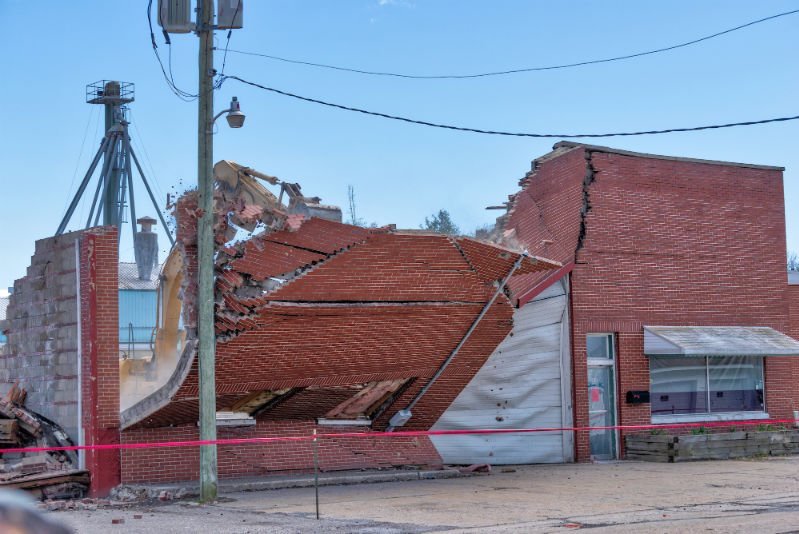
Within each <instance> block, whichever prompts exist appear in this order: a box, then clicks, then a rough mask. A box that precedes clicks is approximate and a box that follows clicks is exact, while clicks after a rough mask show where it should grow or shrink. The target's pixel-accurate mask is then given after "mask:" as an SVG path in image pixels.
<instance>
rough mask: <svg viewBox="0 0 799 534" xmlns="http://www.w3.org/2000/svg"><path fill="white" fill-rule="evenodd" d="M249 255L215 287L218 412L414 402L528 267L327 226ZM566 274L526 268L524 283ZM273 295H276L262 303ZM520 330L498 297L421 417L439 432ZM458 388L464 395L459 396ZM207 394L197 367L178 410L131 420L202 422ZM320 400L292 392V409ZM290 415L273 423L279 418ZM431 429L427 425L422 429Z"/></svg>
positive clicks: (414, 238) (427, 240) (432, 241)
mask: <svg viewBox="0 0 799 534" xmlns="http://www.w3.org/2000/svg"><path fill="white" fill-rule="evenodd" d="M242 248H243V251H242V252H241V253H240V256H237V257H236V258H235V259H233V260H232V261H231V262H230V263H229V264H228V265H229V266H230V269H229V270H225V271H222V272H220V273H219V276H218V282H217V283H218V286H217V296H218V301H219V302H218V310H217V333H218V335H220V336H222V337H220V338H219V339H220V340H219V341H218V343H217V369H216V379H217V392H218V395H219V397H218V399H217V405H218V408H219V409H220V410H222V409H225V408H227V407H229V406H231V405H233V404H235V403H236V402H237V400H240V399H242V398H245V397H246V396H248V395H252V394H254V393H256V392H258V391H265V390H271V391H274V390H284V389H286V388H308V387H312V388H316V389H318V388H331V387H332V388H338V389H336V391H337V392H338V393H339V394H340V393H341V392H342V391H348V392H349V396H350V397H352V396H354V395H356V394H357V393H358V392H359V391H361V390H360V389H358V388H350V389H347V386H352V385H361V386H359V387H363V385H364V384H367V383H372V382H379V381H388V380H402V381H405V380H414V382H413V383H412V384H411V385H410V386H409V387H407V388H405V389H404V390H403V392H402V395H406V394H408V395H410V394H413V393H414V391H417V390H418V388H420V387H421V386H422V385H423V384H424V382H426V380H427V379H429V377H431V376H432V375H433V374H434V373H435V372H436V370H437V369H438V367H439V366H440V365H441V363H442V362H443V361H444V359H445V358H446V357H447V356H448V355H449V353H450V352H451V351H452V349H453V348H454V347H455V346H456V345H457V343H458V342H459V341H460V340H461V338H462V337H463V335H464V334H465V332H466V331H467V330H468V328H469V326H470V325H471V324H472V323H473V321H474V320H475V318H476V317H477V315H478V314H479V313H480V311H481V310H482V308H483V307H484V306H485V303H486V302H487V301H488V300H489V299H490V298H491V295H492V294H493V292H494V291H495V289H496V283H497V281H498V280H500V279H502V278H504V277H505V276H506V275H507V274H508V272H509V271H510V269H511V267H512V266H513V264H514V262H516V260H517V259H518V258H519V253H517V252H513V251H510V250H507V249H503V248H500V247H496V246H493V245H488V244H486V243H482V242H479V241H475V240H472V239H468V238H453V237H448V236H442V235H431V234H416V233H409V234H405V233H400V232H393V231H391V230H389V229H364V228H360V227H356V226H351V225H346V224H341V223H335V222H331V221H324V220H321V219H310V220H306V221H304V222H302V221H301V224H300V225H299V227H298V228H297V229H296V230H291V229H288V230H282V231H279V232H274V233H271V234H261V235H259V236H256V237H254V238H252V239H250V240H249V241H248V242H247V243H246V244H245V245H244V246H243V247H242ZM558 266H559V265H558V264H556V263H554V262H550V261H547V260H542V259H539V258H528V259H526V260H524V261H523V262H522V265H521V267H520V268H519V269H518V271H517V272H518V273H520V274H525V273H534V272H537V271H544V270H550V269H553V268H557V267H558ZM277 278H279V279H282V280H283V283H282V284H278V285H277V286H276V287H275V286H263V285H258V284H260V283H262V282H264V281H265V280H267V279H271V280H269V281H270V282H271V281H274V280H275V279H277ZM264 287H271V290H268V291H265V292H264V290H263V288H264ZM254 288H257V289H258V291H257V292H256V291H254ZM256 293H259V294H256ZM511 325H512V306H511V304H510V302H509V300H508V299H507V297H505V295H500V298H499V299H498V300H497V301H496V302H495V304H494V305H493V306H492V307H491V309H490V310H489V311H488V313H487V314H486V316H485V317H484V319H483V320H482V322H481V323H480V325H479V326H478V328H477V329H476V331H475V333H474V334H473V336H472V338H470V340H469V341H468V342H467V343H466V345H465V346H464V347H463V348H462V349H461V352H460V353H459V355H458V358H456V359H455V360H454V361H453V363H452V365H451V366H450V367H449V368H448V369H447V371H446V372H445V374H444V375H443V376H442V379H441V381H440V385H439V384H437V385H436V386H434V387H433V388H431V389H430V391H429V393H428V394H427V395H426V397H425V399H423V401H422V402H421V403H420V404H419V405H418V406H419V407H418V408H417V411H423V410H425V409H427V410H429V411H435V413H432V414H431V416H430V419H431V420H432V421H434V420H435V418H436V417H437V414H438V413H440V411H443V410H444V409H445V408H446V406H447V405H448V404H449V402H450V401H451V400H452V398H454V396H455V395H457V393H458V392H459V391H460V387H463V386H465V385H466V383H468V380H469V379H470V378H471V377H472V376H473V375H474V373H475V372H477V370H478V369H479V367H480V366H481V365H482V364H483V363H484V361H485V359H486V358H487V357H488V356H489V355H490V354H491V352H492V351H493V349H494V348H495V347H496V345H497V344H498V343H499V342H500V341H501V340H502V339H503V338H504V337H505V336H506V335H507V333H508V332H509V330H510V328H511ZM453 383H454V384H459V386H460V387H458V388H455V389H453V387H452V385H453ZM341 388H344V389H343V390H341ZM197 391H198V374H197V362H196V361H193V362H192V364H191V368H190V370H189V372H188V374H187V376H186V378H185V380H183V382H182V384H181V385H180V387H179V388H178V389H177V392H176V393H175V394H174V395H173V396H172V401H171V402H170V403H169V404H168V405H166V406H163V407H162V408H160V409H158V410H156V411H155V412H154V413H152V414H149V415H145V414H141V415H140V416H138V417H133V418H131V417H128V418H126V420H127V421H129V422H128V425H130V424H133V423H136V422H137V421H138V422H139V424H140V425H144V426H160V425H164V424H180V423H190V422H195V421H196V418H197ZM311 391H315V389H312V390H307V389H306V390H302V392H299V393H297V392H292V394H291V398H290V399H287V400H286V401H285V402H286V403H289V404H288V405H287V406H290V405H293V404H296V403H298V402H300V400H302V399H304V398H305V397H306V396H308V395H311ZM317 394H318V393H314V395H317ZM402 395H400V399H402V398H403V397H402ZM295 397H296V398H295ZM292 399H293V400H292ZM345 400H346V399H345ZM338 404H340V402H338V403H336V405H334V406H329V405H325V407H324V410H323V409H322V408H323V407H322V406H321V405H320V407H319V409H317V410H316V411H314V413H313V414H307V417H310V418H313V417H320V418H321V417H325V415H326V414H327V413H328V412H331V411H333V410H334V408H335V407H336V406H338ZM280 405H282V403H281V404H279V405H277V406H275V408H274V409H273V410H271V411H267V412H266V413H265V414H264V416H265V417H272V415H270V414H276V413H278V412H277V410H279V407H278V406H280ZM283 409H284V410H285V409H287V408H286V407H284V408H283ZM317 412H318V413H317ZM334 413H335V412H334ZM420 413H421V412H420ZM425 420H426V418H425V417H419V419H418V420H417V421H418V423H417V424H424V421H425Z"/></svg>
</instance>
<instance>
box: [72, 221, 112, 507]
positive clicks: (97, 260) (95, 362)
mask: <svg viewBox="0 0 799 534" xmlns="http://www.w3.org/2000/svg"><path fill="white" fill-rule="evenodd" d="M79 239H80V245H79V246H80V250H79V257H80V265H79V268H80V339H81V343H80V344H81V354H82V358H81V362H82V363H81V373H82V384H81V388H82V397H83V401H82V402H83V410H82V412H83V413H82V414H81V418H82V425H81V426H82V428H83V442H84V443H85V444H86V445H110V444H118V443H119V283H118V277H119V253H118V233H117V229H116V228H115V227H108V226H105V227H98V228H92V229H89V230H87V231H85V232H83V233H82V234H81V236H80V238H79ZM84 454H85V465H86V469H87V470H88V471H89V473H90V474H91V484H90V489H89V492H90V495H92V496H95V497H98V496H105V495H107V494H108V493H109V492H110V490H111V489H112V488H113V487H115V486H117V485H118V484H119V483H120V474H121V471H120V469H121V465H120V453H119V450H118V449H110V450H87V451H85V452H84Z"/></svg>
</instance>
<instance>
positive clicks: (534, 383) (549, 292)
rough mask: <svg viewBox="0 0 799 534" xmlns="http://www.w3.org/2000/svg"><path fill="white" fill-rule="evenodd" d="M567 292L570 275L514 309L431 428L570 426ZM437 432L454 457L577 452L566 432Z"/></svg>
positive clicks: (445, 452) (566, 457) (567, 457)
mask: <svg viewBox="0 0 799 534" xmlns="http://www.w3.org/2000/svg"><path fill="white" fill-rule="evenodd" d="M567 299H568V297H567V291H566V281H565V280H561V281H558V282H557V283H555V284H553V285H552V286H550V287H549V288H548V289H546V290H545V291H544V292H542V293H541V294H540V295H538V296H537V297H536V298H535V299H534V300H532V301H530V302H529V303H527V304H526V305H525V306H523V307H522V308H521V309H518V310H516V312H515V313H514V316H513V321H514V326H513V330H512V331H511V333H510V334H509V335H508V337H506V338H505V340H504V341H503V342H502V343H500V345H499V346H498V347H497V349H496V350H495V351H494V353H493V354H492V355H491V356H490V357H489V358H488V360H487V361H486V363H485V365H484V366H483V367H482V368H481V369H480V371H478V372H477V374H476V375H475V377H474V378H473V379H472V381H471V382H470V383H469V384H468V385H467V386H466V388H465V389H464V390H463V391H462V392H461V393H460V395H458V397H457V398H456V399H455V400H454V401H453V403H452V405H451V406H450V407H449V408H448V409H447V411H446V412H444V414H443V415H442V416H441V418H440V419H439V420H438V421H437V422H436V424H435V425H434V426H433V430H445V429H446V430H455V429H478V428H552V427H555V428H560V427H564V426H571V421H572V417H571V401H570V399H571V386H570V383H569V378H570V369H571V365H570V351H569V344H568V341H569V327H568V306H567V302H568V300H567ZM564 369H565V372H564ZM562 378H563V379H562ZM564 399H565V402H564ZM432 440H433V443H434V444H435V446H436V448H437V449H438V452H439V454H440V455H441V457H442V459H443V460H444V462H445V463H451V464H474V463H490V464H526V463H560V462H570V461H572V460H573V446H572V435H571V433H568V432H567V433H563V432H560V431H558V432H546V433H523V434H481V435H458V436H433V437H432Z"/></svg>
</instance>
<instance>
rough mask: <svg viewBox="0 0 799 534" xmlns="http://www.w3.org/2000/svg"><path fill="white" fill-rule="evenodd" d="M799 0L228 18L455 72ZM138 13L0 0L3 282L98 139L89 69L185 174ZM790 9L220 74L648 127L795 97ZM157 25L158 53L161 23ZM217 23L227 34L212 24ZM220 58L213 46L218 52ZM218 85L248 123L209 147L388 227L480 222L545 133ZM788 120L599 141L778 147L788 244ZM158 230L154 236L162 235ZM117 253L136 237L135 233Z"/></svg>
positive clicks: (260, 41) (476, 48) (317, 57)
mask: <svg viewBox="0 0 799 534" xmlns="http://www.w3.org/2000/svg"><path fill="white" fill-rule="evenodd" d="M797 8H799V3H797V2H795V1H794V2H783V1H762V2H750V1H728V0H724V1H721V0H718V1H713V0H708V1H702V2H696V1H673V2H658V3H655V2H640V1H627V2H625V1H607V2H599V1H596V2H543V1H542V2H535V1H532V0H516V1H513V0H506V1H501V2H500V1H493V2H489V1H486V0H482V1H477V0H338V1H336V2H331V1H329V0H316V1H310V0H294V1H288V0H284V1H277V0H269V1H267V0H248V1H247V2H246V6H245V14H244V19H245V28H244V29H243V30H238V31H234V33H233V37H232V40H231V45H230V46H231V48H233V49H238V50H248V51H256V52H263V53H268V54H273V55H279V56H286V57H291V58H297V59H303V60H308V61H316V62H326V63H334V64H339V65H345V66H351V67H355V68H362V69H373V70H393V71H400V72H408V73H417V74H438V73H463V72H467V73H468V72H479V71H486V70H501V69H508V68H517V67H525V66H542V65H550V64H558V63H564V62H573V61H580V60H586V59H595V58H601V57H607V56H614V55H621V54H627V53H632V52H637V51H643V50H648V49H651V48H658V47H662V46H668V45H671V44H675V43H679V42H682V41H686V40H690V39H693V38H696V37H700V36H703V35H706V34H709V33H713V32H716V31H720V30H724V29H726V28H729V27H732V26H736V25H739V24H742V23H745V22H748V21H750V20H754V19H758V18H761V17H765V16H769V15H772V14H776V13H778V12H781V11H788V10H792V9H797ZM145 12H146V1H145V0H136V1H134V0H118V1H114V2H109V1H100V0H81V1H80V2H63V1H56V0H42V1H39V2H28V1H22V0H0V21H2V22H3V23H4V24H3V27H4V30H3V32H2V33H1V34H0V47H2V49H3V50H5V51H6V54H5V56H4V63H5V66H6V73H5V76H4V80H3V82H2V83H1V84H0V99H2V101H3V102H4V103H5V106H4V107H5V109H4V110H3V115H4V117H3V126H2V129H1V130H0V141H2V142H0V161H2V162H3V173H4V176H3V184H4V186H3V200H4V207H3V209H2V210H0V225H2V226H1V227H2V230H0V250H3V251H4V260H3V262H2V263H0V287H5V286H7V285H11V284H12V282H13V280H14V279H15V278H18V277H20V276H22V275H23V274H24V272H25V268H26V267H27V265H28V263H29V257H30V255H31V254H32V253H33V246H34V241H35V240H36V239H40V238H43V237H47V236H49V235H52V233H53V232H54V231H55V229H56V227H57V226H58V223H59V221H60V219H61V217H62V215H63V213H64V211H65V208H66V205H67V203H68V201H69V199H70V198H71V196H72V195H73V193H74V191H75V189H76V188H77V182H78V181H79V180H80V178H81V176H82V174H83V172H84V171H85V169H86V168H87V166H88V164H89V160H90V158H91V156H92V155H93V153H94V151H95V150H96V148H97V146H98V143H99V140H100V137H101V136H102V133H101V131H100V130H99V129H98V127H97V125H98V124H99V123H100V122H101V121H100V120H98V119H99V118H100V113H99V111H100V109H99V106H91V105H88V104H85V103H84V90H85V89H84V88H85V85H86V84H87V83H90V82H93V81H96V80H99V79H119V80H123V81H129V82H134V83H135V84H136V101H135V102H134V103H133V104H132V120H133V123H134V125H135V127H134V128H133V129H132V135H133V139H134V148H135V149H137V150H138V152H139V154H140V157H142V158H143V159H144V160H145V161H146V163H145V166H146V167H147V168H148V169H151V170H150V171H149V173H150V178H151V179H152V180H153V181H154V182H155V184H156V185H155V189H156V194H157V196H158V198H159V201H163V199H164V197H165V195H166V193H167V192H169V191H174V190H177V191H181V190H183V189H185V188H186V187H189V186H191V185H192V184H194V183H195V182H196V115H197V109H196V103H184V102H181V101H180V100H178V99H177V98H176V97H175V96H174V95H172V93H171V92H170V91H169V90H168V88H167V86H166V84H165V83H164V81H163V78H162V77H161V73H160V71H159V68H158V65H157V63H156V61H155V58H154V56H153V53H152V50H151V47H150V36H149V32H148V29H147V21H146V17H145ZM797 27H799V15H793V16H789V17H783V18H781V19H777V20H774V21H770V22H767V23H764V24H760V25H757V26H754V27H751V28H747V29H744V30H741V31H739V32H735V33H733V34H730V35H726V36H723V37H720V38H717V39H714V40H711V41H708V42H704V43H701V44H699V45H696V46H692V47H688V48H683V49H680V50H675V51H672V52H667V53H663V54H658V55H654V56H649V57H644V58H638V59H632V60H628V61H621V62H616V63H610V64H600V65H591V66H586V67H580V68H574V69H565V70H558V71H547V72H537V73H526V74H517V75H513V76H504V77H494V78H480V79H474V80H435V81H426V80H405V79H396V78H379V77H368V76H361V75H356V74H347V73H340V72H333V71H327V70H318V69H312V68H307V67H302V66H298V65H289V64H285V63H279V62H274V61H269V60H266V59H261V58H255V57H247V56H243V55H239V54H232V53H231V54H229V55H228V58H227V67H226V73H227V74H231V75H238V76H241V77H243V78H246V79H249V80H252V81H255V82H258V83H262V84H264V85H269V86H272V87H276V88H279V89H283V90H286V91H291V92H295V93H298V94H301V95H305V96H309V97H315V98H320V99H323V100H329V101H332V102H336V103H341V104H345V105H352V106H356V107H363V108H366V109H373V110H376V111H382V112H386V113H392V114H397V115H404V116H409V117H414V118H420V119H425V120H430V121H434V122H442V123H451V124H457V125H464V126H471V127H477V128H487V129H499V130H515V131H529V132H574V131H592V132H602V131H625V130H638V129H652V128H655V129H658V128H669V127H681V126H694V125H703V124H712V123H719V122H729V121H739V120H753V119H761V118H770V117H778V116H784V115H795V114H797V113H798V112H799V107H798V106H797V103H796V94H797V89H799V83H797V82H799V69H797V66H796V60H795V58H796V57H799V38H797V36H798V35H799V32H797ZM156 37H157V39H158V43H159V47H160V48H159V50H160V51H161V52H162V54H163V55H164V56H166V54H167V47H166V46H165V45H164V44H163V37H162V36H160V35H157V36H156ZM217 40H218V46H220V47H221V48H222V47H224V44H225V32H219V33H218V34H217ZM197 46H198V43H197V39H196V37H195V36H193V35H192V34H187V35H175V36H173V47H172V48H173V50H172V54H173V63H174V67H175V68H174V74H175V79H176V81H177V83H178V85H179V86H180V87H181V88H183V89H184V90H187V91H194V90H195V89H196V84H197V74H196V68H197V67H196V66H197V59H196V54H197ZM221 59H222V58H221V52H220V53H218V55H217V65H218V67H219V66H221ZM233 95H236V96H238V97H239V99H240V100H241V103H242V110H243V111H245V113H246V114H247V123H246V125H245V127H244V128H243V129H240V130H231V129H228V128H227V126H226V125H225V123H224V122H223V121H222V122H221V123H220V127H219V131H218V134H217V135H216V137H215V159H216V160H219V159H232V160H235V161H238V162H240V163H242V164H245V165H248V166H251V167H254V168H256V169H258V170H260V171H262V172H265V173H268V174H273V175H276V176H279V177H280V178H282V179H285V180H289V181H297V182H300V183H301V184H302V186H303V191H304V192H305V193H306V194H309V195H317V196H320V197H322V199H323V200H324V201H325V202H328V203H333V204H339V205H341V206H346V203H347V186H348V185H352V186H353V187H354V188H355V194H356V200H357V208H358V216H359V217H362V218H364V219H366V220H367V221H369V222H376V223H379V224H387V223H396V224H397V225H398V226H400V227H416V226H418V225H419V224H420V223H421V222H422V221H423V220H424V217H425V216H427V215H430V214H431V213H433V212H435V211H437V210H438V209H440V208H445V209H448V210H449V211H450V212H451V214H452V215H453V218H454V220H455V222H456V223H458V224H459V225H460V227H461V229H462V230H464V231H472V230H473V229H474V228H475V227H477V226H481V225H483V224H485V223H488V222H491V221H492V220H493V219H494V218H495V217H496V215H497V212H492V211H486V210H485V209H484V208H485V206H487V205H491V204H496V203H499V202H501V201H503V200H505V199H506V197H507V195H508V194H510V193H513V192H514V191H516V189H517V181H518V179H519V178H521V177H522V176H523V175H524V173H525V172H526V171H527V170H528V169H529V166H530V161H531V160H532V159H534V158H535V157H537V156H540V155H542V154H544V153H546V152H548V151H549V150H550V148H551V146H552V144H553V143H554V142H555V141H556V140H546V139H544V140H536V139H516V138H504V137H493V136H482V135H478V134H470V133H457V132H450V131H444V130H435V129H430V128H425V127H419V126H412V125H407V124H402V123H397V122H393V121H387V120H383V119H378V118H373V117H367V116H361V115H358V114H351V113H347V112H343V111H337V110H331V109H327V108H323V107H320V106H317V105H313V104H307V103H303V102H298V101H294V100H291V99H286V98H285V97H281V96H276V95H271V94H267V93H264V92H262V91H260V90H258V89H254V88H250V87H245V86H242V85H240V84H238V83H237V82H235V81H228V82H227V83H226V84H225V85H224V86H223V87H222V89H221V90H220V91H218V92H217V95H216V106H217V109H222V106H225V105H226V104H227V103H228V102H229V100H230V97H231V96H233ZM85 132H88V134H86V137H87V139H86V141H85V145H84V146H83V151H82V154H81V146H82V140H83V138H84V133H85ZM797 139H799V121H797V122H793V123H783V124H775V125H766V126H755V127H750V128H736V129H730V130H716V131H710V132H699V133H680V134H668V135H659V136H644V137H630V138H613V139H605V140H602V142H601V144H605V145H609V146H614V147H618V148H623V149H628V150H637V151H645V152H653V153H659V154H667V155H675V156H687V157H697V158H707V159H718V160H731V161H741V162H750V163H760V164H769V165H782V166H785V167H786V171H785V198H786V221H787V232H788V248H789V249H790V250H795V251H799V206H798V205H797V199H799V151H797V149H796V140H797ZM79 156H80V157H79ZM137 200H138V202H137V204H138V206H137V208H138V209H137V211H138V214H139V216H142V215H145V214H150V215H154V212H153V210H152V209H145V208H144V204H145V196H144V192H143V191H142V192H137ZM82 209H85V208H82ZM78 213H81V209H79V210H78ZM83 213H86V211H83ZM82 219H84V220H85V215H84V217H82ZM125 233H126V234H127V233H128V228H126V229H125ZM161 243H162V245H164V247H163V248H165V244H166V239H165V238H162V239H161ZM121 253H122V257H123V259H129V258H131V257H132V247H131V246H130V242H129V240H126V241H124V242H123V244H122V250H121Z"/></svg>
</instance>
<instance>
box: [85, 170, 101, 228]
mask: <svg viewBox="0 0 799 534" xmlns="http://www.w3.org/2000/svg"><path fill="white" fill-rule="evenodd" d="M102 187H103V180H102V178H101V179H99V180H97V189H95V190H94V198H93V199H92V209H91V210H89V218H88V219H86V228H89V227H90V226H91V224H92V217H94V210H95V208H97V198H98V197H99V196H100V189H102Z"/></svg>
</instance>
